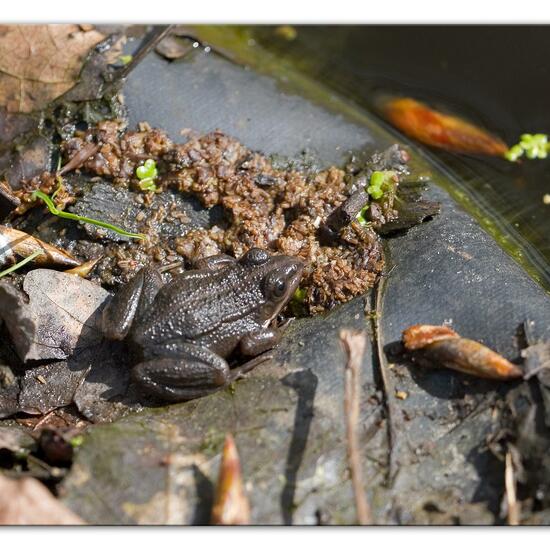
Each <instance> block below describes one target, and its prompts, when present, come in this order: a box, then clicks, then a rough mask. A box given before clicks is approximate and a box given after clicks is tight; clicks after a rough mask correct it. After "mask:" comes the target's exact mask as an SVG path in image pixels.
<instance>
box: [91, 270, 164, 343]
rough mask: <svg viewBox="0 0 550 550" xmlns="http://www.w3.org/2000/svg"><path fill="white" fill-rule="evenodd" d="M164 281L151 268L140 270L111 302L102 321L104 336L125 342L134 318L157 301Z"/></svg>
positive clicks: (104, 311) (104, 312)
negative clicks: (156, 298) (156, 297)
mask: <svg viewBox="0 0 550 550" xmlns="http://www.w3.org/2000/svg"><path fill="white" fill-rule="evenodd" d="M162 286H163V281H162V277H161V275H160V273H159V272H158V271H157V270H156V269H155V268H154V267H151V266H147V267H144V268H142V269H140V270H139V271H138V272H137V274H136V275H135V277H134V278H133V279H132V280H131V281H130V282H129V283H127V284H126V285H124V286H123V287H122V288H121V289H120V290H119V291H118V292H117V293H116V294H115V295H114V296H113V297H112V298H111V300H110V302H109V303H108V304H107V306H106V307H105V309H104V310H103V316H102V319H101V324H102V327H101V328H102V329H103V334H105V336H106V337H107V338H110V339H112V340H123V339H124V338H125V337H126V335H127V334H128V331H129V330H130V327H131V326H132V322H133V321H134V318H136V317H138V318H139V315H140V313H141V312H143V311H145V310H146V309H147V308H148V307H149V306H150V305H151V303H152V302H153V300H154V299H155V296H156V295H157V293H158V291H159V290H160V288H161V287H162Z"/></svg>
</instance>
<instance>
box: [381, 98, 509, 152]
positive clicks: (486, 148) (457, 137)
mask: <svg viewBox="0 0 550 550" xmlns="http://www.w3.org/2000/svg"><path fill="white" fill-rule="evenodd" d="M382 111H383V113H384V115H385V116H386V118H387V119H388V120H389V121H390V122H391V123H392V124H393V125H394V126H395V127H396V128H398V129H399V130H401V131H402V132H403V133H404V134H406V135H408V136H410V137H412V138H414V139H417V140H418V141H421V142H422V143H425V144H426V145H431V146H433V147H439V148H441V149H447V150H448V151H454V152H457V153H472V154H478V155H491V156H499V157H501V156H503V155H504V153H505V152H506V151H507V150H508V146H507V145H506V143H504V142H503V141H502V140H501V139H500V138H498V137H495V136H493V135H491V134H490V133H489V132H486V131H485V130H482V129H481V128H478V127H477V126H474V125H473V124H471V123H469V122H466V121H464V120H462V119H460V118H458V117H456V116H451V115H446V114H443V113H440V112H439V111H435V110H434V109H430V107H428V106H427V105H425V104H424V103H420V102H419V101H416V100H414V99H411V98H408V97H405V98H397V99H390V100H388V101H386V102H385V103H384V104H383V107H382Z"/></svg>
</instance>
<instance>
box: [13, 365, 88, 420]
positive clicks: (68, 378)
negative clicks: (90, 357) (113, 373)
mask: <svg viewBox="0 0 550 550" xmlns="http://www.w3.org/2000/svg"><path fill="white" fill-rule="evenodd" d="M86 374H87V373H86V371H78V370H71V369H70V368H69V366H68V365H67V362H66V361H59V362H57V363H51V364H49V365H42V366H40V367H36V368H33V369H29V370H27V371H26V372H25V375H24V376H23V377H22V378H21V392H20V393H19V410H20V411H21V412H24V413H27V414H46V413H49V412H50V411H53V410H54V409H58V408H60V407H64V406H65V405H70V404H71V403H72V402H73V397H74V394H75V392H76V389H77V388H78V386H79V385H80V384H81V383H82V380H83V379H84V377H85V376H86Z"/></svg>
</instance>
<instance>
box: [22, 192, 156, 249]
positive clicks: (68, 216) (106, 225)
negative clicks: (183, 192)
mask: <svg viewBox="0 0 550 550" xmlns="http://www.w3.org/2000/svg"><path fill="white" fill-rule="evenodd" d="M57 190H59V187H58V189H57ZM56 192H57V191H56ZM54 195H55V193H54ZM52 196H53V195H52ZM32 197H33V198H34V199H36V198H38V199H42V200H43V201H44V203H45V204H46V206H47V207H48V210H49V211H50V212H51V213H52V214H53V215H54V216H58V217H60V218H66V219H68V220H74V221H78V222H83V223H90V224H92V225H95V226H97V227H103V228H104V229H110V230H111V231H114V232H115V233H118V234H119V235H122V236H124V237H129V238H131V239H145V235H144V234H143V233H130V232H129V231H126V230H125V229H122V228H121V227H117V226H116V225H113V224H111V223H107V222H103V221H101V220H96V219H94V218H88V217H87V216H80V215H78V214H73V213H72V212H65V211H63V210H59V208H57V207H56V206H55V204H54V202H53V200H52V197H49V196H48V195H46V193H44V192H43V191H40V190H39V189H37V190H36V191H34V192H33V194H32Z"/></svg>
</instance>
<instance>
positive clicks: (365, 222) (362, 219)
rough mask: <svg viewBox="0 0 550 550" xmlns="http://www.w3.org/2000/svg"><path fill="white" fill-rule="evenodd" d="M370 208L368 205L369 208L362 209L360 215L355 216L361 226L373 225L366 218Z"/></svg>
mask: <svg viewBox="0 0 550 550" xmlns="http://www.w3.org/2000/svg"><path fill="white" fill-rule="evenodd" d="M369 208H370V206H369V205H368V204H367V206H364V207H363V208H361V210H360V211H359V214H357V216H355V219H356V220H357V221H358V222H359V224H360V225H362V226H364V227H368V226H369V225H370V224H371V222H369V221H368V220H367V218H366V217H365V216H366V215H367V211H368V209H369Z"/></svg>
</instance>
